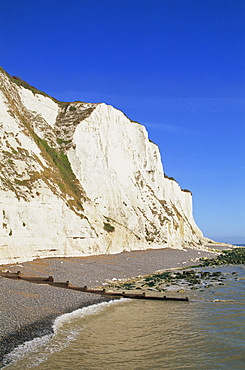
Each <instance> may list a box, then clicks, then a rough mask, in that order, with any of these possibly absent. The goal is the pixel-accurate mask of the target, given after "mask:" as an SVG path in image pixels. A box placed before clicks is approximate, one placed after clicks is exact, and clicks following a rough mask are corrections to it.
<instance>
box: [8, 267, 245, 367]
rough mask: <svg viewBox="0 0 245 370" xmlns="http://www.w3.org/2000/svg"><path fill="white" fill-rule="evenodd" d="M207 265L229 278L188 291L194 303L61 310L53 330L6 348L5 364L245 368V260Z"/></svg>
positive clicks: (129, 302) (140, 303) (119, 303)
mask: <svg viewBox="0 0 245 370" xmlns="http://www.w3.org/2000/svg"><path fill="white" fill-rule="evenodd" d="M203 270H208V271H218V270H219V271H222V272H224V273H225V274H226V275H227V276H228V278H227V279H226V280H224V285H219V284H216V285H214V286H212V287H209V288H204V289H201V290H189V291H187V292H186V295H187V296H188V297H189V299H190V301H189V302H176V301H147V300H145V301H144V300H130V299H121V300H114V301H111V302H105V303H100V304H97V305H93V306H90V307H86V308H82V309H79V310H76V311H74V312H72V313H68V314H65V315H62V316H60V317H59V318H57V319H56V320H55V322H54V327H53V329H54V334H53V335H47V336H45V337H42V338H36V339H34V340H33V341H30V342H27V343H25V344H23V345H21V346H19V347H17V348H16V349H15V350H14V351H13V352H11V353H10V354H9V355H7V356H6V357H5V359H4V361H5V364H7V363H9V365H7V366H6V369H15V370H17V369H18V370H20V369H21V370H23V369H38V370H44V369H45V370H46V369H49V370H56V369H57V370H62V369H96V370H97V369H103V370H104V369H106V370H117V369H127V370H136V369H137V370H144V369H147V370H152V369H168V370H169V369H170V370H172V369H173V370H175V369H176V370H177V369H178V370H179V369H193V370H194V369H195V370H197V369H198V370H199V369H205V370H214V369H215V370H216V369H229V370H230V369H232V370H238V369H243V370H244V369H245V267H244V266H227V267H222V268H220V267H219V268H205V269H203ZM232 272H237V273H238V275H235V274H233V275H232ZM237 276H238V277H237ZM167 295H168V296H171V293H170V292H169V293H167Z"/></svg>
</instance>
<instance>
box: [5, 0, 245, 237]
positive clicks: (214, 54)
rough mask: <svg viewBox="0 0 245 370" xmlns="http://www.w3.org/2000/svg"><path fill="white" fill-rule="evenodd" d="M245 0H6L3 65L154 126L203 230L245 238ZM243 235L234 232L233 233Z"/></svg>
mask: <svg viewBox="0 0 245 370" xmlns="http://www.w3.org/2000/svg"><path fill="white" fill-rule="evenodd" d="M244 47H245V1H244V0H1V1H0V65H1V66H2V67H3V68H4V69H5V70H6V71H7V72H8V73H9V74H11V75H16V76H20V77H21V78H22V79H24V80H26V81H27V82H29V83H30V84H31V85H33V86H35V87H37V88H38V89H40V90H43V91H45V92H46V93H48V94H50V95H52V96H54V97H55V98H57V99H59V100H62V101H74V100H81V101H87V102H105V103H108V104H111V105H113V106H114V107H116V108H118V109H120V110H122V111H123V112H124V113H125V114H126V115H127V116H128V117H130V118H131V119H132V120H135V121H138V122H140V123H142V124H144V125H145V126H146V128H147V129H148V132H149V137H150V139H151V140H152V141H154V142H155V143H156V144H158V146H159V148H160V151H161V155H162V161H163V165H164V170H165V172H166V174H167V175H168V176H173V177H174V178H176V180H177V181H178V182H179V184H180V186H181V187H182V188H188V189H190V190H191V191H192V192H193V202H194V216H195V220H196V222H197V224H198V226H199V227H200V228H201V229H202V231H203V232H204V234H205V236H208V237H211V238H216V240H217V239H218V240H220V241H232V242H235V241H236V242H237V243H239V242H240V243H243V242H245V104H244V102H245V99H244V98H245V96H244V95H245V57H244V55H245V48H244ZM233 238H237V239H233Z"/></svg>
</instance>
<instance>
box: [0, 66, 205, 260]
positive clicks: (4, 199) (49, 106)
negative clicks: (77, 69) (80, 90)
mask: <svg viewBox="0 0 245 370" xmlns="http://www.w3.org/2000/svg"><path fill="white" fill-rule="evenodd" d="M0 148H1V149H0V159H1V160H0V168H1V172H0V263H7V262H20V261H24V260H28V259H33V258H37V257H48V256H83V255H90V254H102V253H116V252H121V251H123V250H128V251H130V250H136V249H147V248H163V247H166V246H170V247H173V246H174V247H178V248H181V247H185V246H193V247H197V246H200V245H201V244H202V241H203V236H202V233H201V231H200V230H199V229H198V227H197V226H196V224H195V222H194V220H193V216H192V195H191V192H189V191H183V190H181V188H180V187H179V185H178V183H177V182H176V181H174V180H173V179H171V178H167V177H165V176H164V173H163V168H162V163H161V158H160V153H159V150H158V147H157V146H156V145H155V144H153V143H152V142H151V141H149V139H148V135H147V131H146V129H145V127H144V126H142V125H140V124H139V123H135V122H132V121H131V120H130V119H128V118H127V117H126V116H125V115H124V114H123V113H122V112H120V111H118V110H117V109H115V108H113V107H112V106H108V105H106V104H103V103H102V104H89V103H82V102H74V103H63V102H58V101H56V100H55V99H53V98H51V97H49V96H47V95H46V94H45V93H42V92H40V91H38V90H36V89H35V88H33V87H31V86H29V85H28V84H27V83H25V82H24V81H21V80H19V79H17V78H13V77H10V76H9V75H8V74H7V73H6V72H5V71H4V70H2V69H0Z"/></svg>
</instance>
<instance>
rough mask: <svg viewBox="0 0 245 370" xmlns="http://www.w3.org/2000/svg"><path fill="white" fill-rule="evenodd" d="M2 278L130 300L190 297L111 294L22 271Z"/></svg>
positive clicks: (6, 273) (2, 273) (175, 299)
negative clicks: (27, 274) (26, 274)
mask: <svg viewBox="0 0 245 370" xmlns="http://www.w3.org/2000/svg"><path fill="white" fill-rule="evenodd" d="M0 276H2V277H4V278H7V279H13V280H25V281H28V282H30V283H35V284H47V285H50V286H53V287H57V288H64V289H70V290H76V291H80V292H84V293H92V294H99V295H101V296H107V297H114V298H130V299H149V300H158V301H159V300H161V301H185V302H188V301H189V299H188V297H184V298H178V297H167V296H163V297H162V296H148V295H146V294H145V293H140V294H135V293H125V292H110V291H106V290H105V289H88V288H87V286H86V285H85V286H83V287H79V286H76V285H72V284H70V282H69V281H66V282H55V281H54V279H53V277H52V276H49V277H47V278H44V277H37V276H25V275H22V274H21V272H20V271H17V272H9V271H6V272H5V271H0Z"/></svg>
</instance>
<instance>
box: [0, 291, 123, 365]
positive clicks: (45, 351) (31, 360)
mask: <svg viewBox="0 0 245 370" xmlns="http://www.w3.org/2000/svg"><path fill="white" fill-rule="evenodd" d="M126 301H129V300H128V299H126V298H122V299H119V300H112V301H109V302H102V303H98V304H94V305H91V306H88V307H83V308H79V309H77V310H75V311H73V312H70V313H65V314H63V315H61V316H58V317H57V318H56V319H55V321H54V323H53V334H48V335H45V336H42V337H38V338H34V339H32V340H30V341H27V342H25V343H23V344H21V345H19V346H17V347H16V348H15V349H14V350H13V351H12V352H10V353H8V354H7V355H5V356H4V358H3V367H5V368H7V367H8V366H10V365H11V366H13V364H17V363H19V362H22V361H24V363H25V364H26V359H27V358H28V368H32V367H35V366H38V365H39V364H40V363H43V362H45V361H46V360H47V359H48V358H49V356H50V355H51V354H53V353H55V352H59V351H61V350H62V349H64V348H66V347H67V346H69V344H70V343H71V342H73V341H74V340H75V339H76V338H77V336H78V335H79V333H80V332H81V330H82V327H80V328H79V327H76V328H75V329H74V328H71V327H70V326H69V324H70V323H72V322H74V321H75V320H77V319H79V320H81V319H82V318H85V317H87V316H90V315H96V314H100V313H101V312H103V311H105V310H107V309H108V307H110V306H113V305H117V304H120V303H122V302H126ZM20 366H21V364H20Z"/></svg>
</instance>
